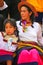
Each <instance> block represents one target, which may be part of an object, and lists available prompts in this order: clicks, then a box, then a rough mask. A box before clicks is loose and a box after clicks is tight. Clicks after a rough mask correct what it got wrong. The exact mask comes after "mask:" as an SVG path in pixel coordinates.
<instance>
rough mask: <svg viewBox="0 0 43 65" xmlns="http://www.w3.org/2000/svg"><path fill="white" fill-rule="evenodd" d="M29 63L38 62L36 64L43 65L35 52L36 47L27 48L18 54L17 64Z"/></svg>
mask: <svg viewBox="0 0 43 65" xmlns="http://www.w3.org/2000/svg"><path fill="white" fill-rule="evenodd" d="M27 62H28V63H29V62H38V65H43V63H42V60H41V58H40V56H39V54H38V52H37V50H36V49H32V50H30V51H28V50H23V51H22V52H21V53H20V54H19V58H18V64H20V63H27Z"/></svg>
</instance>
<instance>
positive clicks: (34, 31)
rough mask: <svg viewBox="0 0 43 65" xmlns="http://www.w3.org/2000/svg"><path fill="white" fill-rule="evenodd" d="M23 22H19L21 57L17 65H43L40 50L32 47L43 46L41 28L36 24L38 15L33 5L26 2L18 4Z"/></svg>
mask: <svg viewBox="0 0 43 65" xmlns="http://www.w3.org/2000/svg"><path fill="white" fill-rule="evenodd" d="M18 10H19V12H20V15H21V20H20V21H17V26H18V30H19V39H20V41H21V42H20V43H19V45H20V46H19V51H18V53H19V56H18V62H17V65H43V63H42V60H41V58H40V55H39V53H38V50H37V49H36V48H34V47H33V46H32V45H40V46H42V45H43V40H42V32H41V27H40V25H39V24H38V23H36V22H34V21H35V20H34V15H36V14H37V12H36V10H35V9H34V7H33V6H32V5H30V4H29V3H27V2H26V1H22V2H20V3H19V4H18Z"/></svg>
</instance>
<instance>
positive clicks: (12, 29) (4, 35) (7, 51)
mask: <svg viewBox="0 0 43 65" xmlns="http://www.w3.org/2000/svg"><path fill="white" fill-rule="evenodd" d="M4 30H5V31H4V32H0V62H3V61H6V63H7V65H12V61H13V53H14V52H15V51H16V48H17V41H18V30H17V26H16V21H15V20H14V19H6V20H5V21H4Z"/></svg>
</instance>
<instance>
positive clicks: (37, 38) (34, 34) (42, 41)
mask: <svg viewBox="0 0 43 65" xmlns="http://www.w3.org/2000/svg"><path fill="white" fill-rule="evenodd" d="M21 24H22V23H21ZM17 27H18V30H19V38H20V40H21V41H34V42H36V43H37V44H39V45H43V38H42V32H41V27H40V25H39V24H38V23H37V22H34V23H33V27H32V26H27V28H26V30H25V32H24V31H23V27H22V25H20V21H17Z"/></svg>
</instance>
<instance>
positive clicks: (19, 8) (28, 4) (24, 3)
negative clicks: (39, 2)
mask: <svg viewBox="0 0 43 65" xmlns="http://www.w3.org/2000/svg"><path fill="white" fill-rule="evenodd" d="M23 5H26V6H28V7H29V8H30V9H31V10H32V12H33V13H34V14H37V11H36V9H35V7H34V6H33V5H31V4H30V3H28V2H26V1H21V2H19V4H18V10H19V12H20V11H21V6H23Z"/></svg>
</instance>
